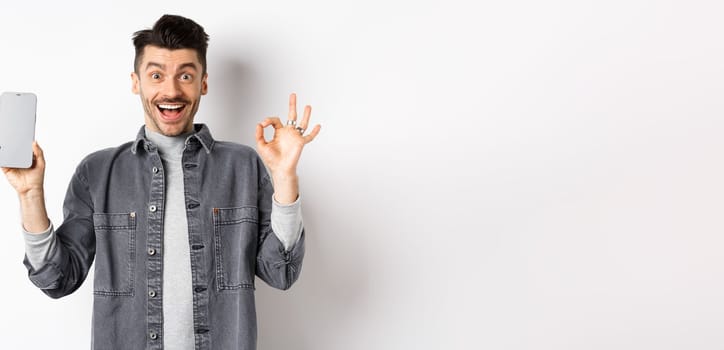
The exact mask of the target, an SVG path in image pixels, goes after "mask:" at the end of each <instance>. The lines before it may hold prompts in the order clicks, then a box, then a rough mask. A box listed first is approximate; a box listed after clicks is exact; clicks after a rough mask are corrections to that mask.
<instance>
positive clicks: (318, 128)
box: [304, 124, 322, 144]
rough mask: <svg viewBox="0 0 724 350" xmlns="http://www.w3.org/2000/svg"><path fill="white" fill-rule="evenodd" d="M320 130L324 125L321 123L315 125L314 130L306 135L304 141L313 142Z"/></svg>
mask: <svg viewBox="0 0 724 350" xmlns="http://www.w3.org/2000/svg"><path fill="white" fill-rule="evenodd" d="M319 130H322V126H321V125H319V124H317V125H315V126H314V129H312V132H310V133H309V135H307V136H304V143H305V144H306V143H310V142H312V140H314V138H315V137H317V134H319Z"/></svg>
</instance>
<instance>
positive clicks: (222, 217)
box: [213, 207, 259, 291]
mask: <svg viewBox="0 0 724 350" xmlns="http://www.w3.org/2000/svg"><path fill="white" fill-rule="evenodd" d="M213 217H214V255H215V258H216V285H217V288H218V290H220V291H221V290H236V289H242V288H254V271H255V261H256V251H257V235H258V230H259V213H258V210H257V208H256V207H239V208H214V213H213Z"/></svg>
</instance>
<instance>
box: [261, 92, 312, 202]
mask: <svg viewBox="0 0 724 350" xmlns="http://www.w3.org/2000/svg"><path fill="white" fill-rule="evenodd" d="M311 115H312V107H311V106H306V107H305V108H304V116H303V117H302V121H301V122H299V123H297V95H296V94H291V95H290V96H289V116H288V118H287V123H286V125H285V124H282V122H281V120H279V118H277V117H272V118H266V119H264V121H262V122H261V123H259V124H258V125H257V126H256V144H257V149H258V151H259V154H260V155H261V158H262V160H263V161H264V164H266V166H267V167H268V168H269V171H271V175H272V181H274V188H275V192H274V198H275V199H276V200H277V202H279V203H281V204H287V203H292V202H294V201H295V200H296V199H297V196H298V194H299V185H298V181H297V164H298V163H299V157H300V156H301V155H302V149H304V145H306V144H308V143H310V142H312V140H314V138H315V137H316V136H317V134H319V130H320V129H321V128H322V127H321V126H320V125H316V126H314V128H313V129H312V131H311V132H309V134H307V135H304V132H305V131H306V129H307V126H308V125H309V118H310V116H311ZM270 125H271V126H272V127H274V136H273V137H272V139H271V141H267V140H266V139H264V128H266V127H267V126H270Z"/></svg>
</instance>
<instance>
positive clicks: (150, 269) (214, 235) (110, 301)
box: [25, 124, 305, 350]
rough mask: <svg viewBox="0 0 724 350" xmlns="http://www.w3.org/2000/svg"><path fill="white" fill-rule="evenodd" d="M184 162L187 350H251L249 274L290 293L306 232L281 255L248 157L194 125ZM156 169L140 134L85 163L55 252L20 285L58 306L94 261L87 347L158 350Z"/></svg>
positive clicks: (159, 177) (263, 177)
mask: <svg viewBox="0 0 724 350" xmlns="http://www.w3.org/2000/svg"><path fill="white" fill-rule="evenodd" d="M195 129H196V133H195V134H194V135H193V136H192V137H190V138H189V139H188V141H187V144H186V148H185V150H184V153H183V158H182V162H183V172H184V175H183V176H184V188H185V201H186V215H187V219H188V229H189V245H190V247H191V273H192V280H193V286H192V288H193V302H194V329H195V343H196V349H199V350H201V349H203V350H205V349H219V350H221V349H223V350H228V349H255V348H256V311H255V304H254V276H255V275H256V276H259V277H260V278H261V279H262V280H264V281H265V282H266V283H268V284H269V285H271V286H272V287H275V288H279V289H287V288H289V287H290V286H291V285H292V284H293V283H294V281H295V280H296V279H297V277H299V273H300V270H301V266H302V259H303V257H304V236H305V235H304V232H302V236H301V238H300V239H299V241H298V242H297V244H296V245H295V246H294V247H292V248H291V250H289V251H286V250H285V249H284V246H283V245H282V243H281V242H280V241H279V239H278V238H277V236H276V235H275V234H274V233H273V232H272V228H271V223H270V215H271V207H272V194H273V188H272V183H271V179H270V178H269V175H268V174H267V172H266V169H265V168H264V166H263V164H262V162H261V159H260V158H259V157H258V155H257V154H256V152H255V151H254V150H253V149H251V148H249V147H247V146H243V145H239V144H235V143H230V142H220V141H215V140H214V139H213V138H212V137H211V134H210V132H209V129H208V128H207V127H206V126H205V125H203V124H197V125H195ZM164 188H165V186H164V170H163V166H162V162H161V158H160V156H159V154H158V151H157V149H156V147H155V146H154V144H152V143H151V142H150V141H148V140H147V139H145V137H144V129H143V127H142V128H141V130H140V131H139V133H138V137H137V138H136V141H135V142H129V143H126V144H123V145H121V146H120V147H118V148H111V149H105V150H101V151H98V152H95V153H93V154H91V155H89V156H87V157H86V158H85V159H84V160H83V161H82V162H81V163H80V165H79V166H78V168H77V169H76V172H75V174H74V176H73V178H72V180H71V182H70V185H69V187H68V192H67V194H66V198H65V202H64V204H63V215H64V222H63V224H62V225H60V227H58V229H57V230H56V235H57V239H58V244H56V249H55V250H54V251H52V252H51V253H50V256H49V258H48V261H47V262H46V263H45V265H43V267H41V268H40V269H38V270H37V271H36V270H35V269H33V268H32V266H31V265H30V263H29V262H28V261H27V258H26V259H25V266H26V267H27V268H28V271H29V277H30V280H31V281H32V282H33V283H34V284H35V285H36V286H38V287H39V288H40V289H41V290H42V291H43V292H44V293H46V294H47V295H49V296H51V297H53V298H59V297H62V296H65V295H68V294H70V293H72V292H73V291H75V290H76V289H78V287H80V285H81V284H82V283H83V280H84V279H85V277H86V275H87V274H88V270H89V269H90V267H91V264H92V263H93V259H94V257H95V280H94V282H93V294H94V302H93V330H92V337H93V338H92V341H91V343H92V345H91V347H92V348H93V349H113V350H121V349H163V334H162V333H163V312H162V298H163V291H162V285H163V284H162V276H163V253H164V252H163V237H162V232H163V211H164Z"/></svg>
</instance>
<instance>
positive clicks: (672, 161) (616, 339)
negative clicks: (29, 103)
mask: <svg viewBox="0 0 724 350" xmlns="http://www.w3.org/2000/svg"><path fill="white" fill-rule="evenodd" d="M0 6H1V8H0V33H1V34H0V37H1V38H2V39H1V40H0V47H1V49H0V50H1V51H0V53H1V54H0V91H33V92H35V93H37V95H38V99H39V100H38V101H39V102H38V124H37V132H36V137H37V139H38V140H39V142H40V144H41V146H43V147H44V149H45V151H46V157H47V161H48V169H47V173H46V197H47V202H48V207H49V215H50V217H51V219H52V220H53V221H54V222H55V223H56V225H57V224H59V223H60V222H61V221H62V210H61V204H62V199H63V197H64V195H65V189H66V186H67V184H68V181H69V179H70V176H71V174H72V172H73V171H74V169H75V166H76V165H77V164H78V162H79V161H80V160H81V159H82V158H83V157H84V156H85V155H86V154H88V153H90V152H91V151H94V150H97V149H100V148H105V147H111V146H116V145H119V144H121V143H123V142H126V141H129V140H131V139H133V138H134V136H135V134H136V131H137V130H138V128H139V127H140V126H141V124H142V122H143V117H142V109H141V104H140V102H139V99H138V97H137V96H136V95H133V94H132V93H131V91H130V88H131V84H130V77H129V75H130V72H131V70H132V60H133V48H132V45H131V35H132V33H133V32H134V31H136V30H139V29H144V28H147V27H150V26H151V25H152V24H153V22H154V21H155V20H156V19H157V18H158V17H160V16H161V15H162V14H163V13H174V14H181V15H185V16H188V17H191V18H193V19H194V20H196V21H198V22H199V23H200V24H202V25H203V26H204V27H205V29H206V30H207V32H208V33H209V34H210V35H211V43H210V47H209V53H208V61H209V94H208V95H207V96H206V97H205V98H204V99H203V100H202V104H201V109H200V110H199V113H198V115H197V119H196V120H197V121H198V122H204V123H207V124H208V125H209V126H210V128H211V130H212V133H213V134H214V136H215V137H217V138H220V139H226V140H233V141H238V142H242V143H246V144H253V133H254V131H253V130H254V129H253V128H254V125H255V123H257V122H258V121H260V120H261V119H262V118H263V117H265V116H269V115H275V114H280V115H284V114H285V112H286V102H287V96H288V94H289V93H290V92H292V91H295V92H297V93H298V95H299V103H300V104H311V105H313V107H314V111H313V114H312V115H313V121H316V122H320V123H322V124H323V128H322V132H321V134H320V135H319V137H318V139H317V140H315V141H314V142H313V143H312V144H310V145H309V146H308V148H307V149H305V151H304V154H303V157H302V162H301V164H300V169H299V172H300V176H301V181H302V184H301V187H302V188H301V190H302V196H303V200H304V214H305V223H306V227H307V232H308V236H307V257H306V260H305V263H304V268H303V273H302V276H301V279H300V280H299V282H298V283H297V284H296V285H295V286H294V288H292V289H291V290H290V291H287V292H280V291H276V290H272V289H270V288H268V287H265V286H263V283H262V282H260V283H259V288H258V289H257V299H258V300H257V305H258V313H259V349H264V350H275V349H301V350H327V349H329V350H332V349H360V350H370V349H514V350H518V349H556V350H559V349H631V350H634V349H636V350H638V349H657V350H662V349H724V331H722V329H723V328H724V297H723V296H724V278H722V277H724V237H722V233H724V220H723V219H722V218H723V216H722V212H723V211H724V181H723V180H724V164H723V162H722V150H724V138H723V137H722V132H724V119H722V115H723V112H724V98H722V96H723V95H724V67H723V65H724V39H723V37H722V33H724V24H723V23H724V22H722V17H723V15H724V5H723V4H722V3H721V2H720V1H714V0H711V1H691V0H690V1H654V0H627V1H619V0H613V1H590V0H587V1H573V0H569V1H563V0H559V1H533V0H528V1H523V0H519V1H463V0H453V1H445V2H443V1H424V0H418V1H402V0H393V1H381V0H367V1H358V2H344V1H332V0H311V1H298V0H294V1H293V0H284V1H253V2H250V1H224V2H221V1H219V2H216V1H195V2H191V1H175V2H167V4H163V2H159V3H155V2H150V1H118V2H108V1H90V0H87V1H57V2H50V1H48V2H47V3H44V4H43V3H39V2H37V1H12V2H11V1H6V0H3V2H2V5H0ZM0 199H1V200H0V209H1V211H0V212H1V213H2V220H0V232H1V233H2V238H0V240H1V241H0V242H1V243H0V273H1V276H2V286H1V287H0V332H1V333H0V338H2V343H3V345H2V348H6V349H46V348H54V349H59V348H60V349H84V348H88V346H89V343H90V340H89V339H90V324H91V320H90V315H91V302H92V295H91V288H92V287H91V286H92V283H90V280H88V281H87V282H86V283H85V284H84V286H83V287H82V288H81V289H80V290H78V291H77V292H76V293H75V294H73V295H71V296H68V297H66V298H63V299H60V300H52V299H50V298H48V297H46V296H45V295H44V294H42V293H41V292H40V291H39V290H38V289H36V288H35V287H34V286H33V285H32V284H31V283H30V281H29V280H28V279H27V276H26V271H25V268H24V267H23V265H22V263H21V261H22V258H23V241H22V237H21V235H20V232H19V231H20V224H19V215H18V204H17V200H16V195H15V193H14V191H13V190H12V189H11V188H10V186H9V185H8V184H7V183H6V181H4V180H2V181H0ZM89 278H92V276H91V277H89ZM59 344H62V345H59Z"/></svg>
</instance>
